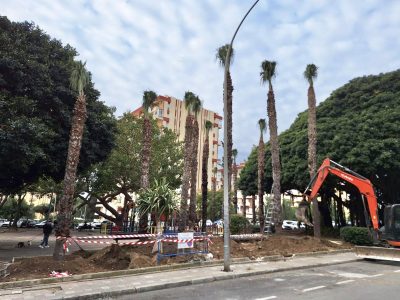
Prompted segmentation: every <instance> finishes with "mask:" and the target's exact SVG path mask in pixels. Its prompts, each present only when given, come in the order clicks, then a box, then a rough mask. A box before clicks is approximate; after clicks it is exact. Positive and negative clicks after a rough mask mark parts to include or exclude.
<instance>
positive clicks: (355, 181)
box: [296, 158, 400, 261]
mask: <svg viewBox="0 0 400 300" xmlns="http://www.w3.org/2000/svg"><path fill="white" fill-rule="evenodd" d="M329 174H331V175H334V176H337V177H339V178H341V179H342V180H345V181H346V182H348V183H350V184H352V185H354V186H355V187H356V188H357V189H358V190H359V192H360V194H361V199H362V200H361V201H362V203H363V207H364V216H365V221H366V224H367V227H368V228H369V230H370V233H371V235H372V240H373V244H374V246H373V247H365V246H357V247H355V251H356V255H357V256H358V257H361V258H365V259H379V260H391V261H400V248H399V247H400V204H393V205H387V206H386V207H385V208H384V226H382V227H381V228H379V214H378V202H377V197H376V194H375V189H374V187H373V185H372V183H371V181H369V180H368V179H367V178H365V177H364V176H362V175H360V174H358V173H356V172H354V171H352V170H350V169H349V168H346V167H344V166H342V165H340V164H338V163H336V162H334V161H332V160H330V159H329V158H326V159H325V160H324V161H323V162H322V165H321V166H320V167H319V169H318V172H317V173H316V174H315V176H314V177H313V178H312V179H311V181H310V183H309V184H308V186H307V187H306V189H305V191H304V195H305V199H306V200H305V201H303V203H300V205H299V208H298V209H297V211H296V217H297V219H298V220H299V221H302V222H304V223H305V224H307V225H311V226H312V223H311V222H310V221H309V220H308V218H307V216H306V207H305V205H307V206H308V204H309V203H310V202H311V201H312V200H313V199H314V198H315V197H317V195H318V191H319V190H320V188H321V186H322V184H323V183H324V181H325V179H326V178H327V176H328V175H329ZM304 202H305V204H304Z"/></svg>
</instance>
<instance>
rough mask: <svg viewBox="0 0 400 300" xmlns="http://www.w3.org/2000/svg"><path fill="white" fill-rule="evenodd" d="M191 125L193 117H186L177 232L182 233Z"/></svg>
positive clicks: (185, 210) (189, 166)
mask: <svg viewBox="0 0 400 300" xmlns="http://www.w3.org/2000/svg"><path fill="white" fill-rule="evenodd" d="M192 123H193V116H192V115H190V114H189V115H188V116H187V117H186V123H185V146H184V159H183V175H182V192H181V205H180V211H179V222H178V223H179V225H178V227H179V231H184V230H185V229H186V226H187V225H188V200H189V188H190V175H191V173H190V169H191V166H192V165H191V155H192V153H191V149H192V146H191V144H192V134H191V131H192Z"/></svg>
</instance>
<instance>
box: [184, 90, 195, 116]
mask: <svg viewBox="0 0 400 300" xmlns="http://www.w3.org/2000/svg"><path fill="white" fill-rule="evenodd" d="M196 97H197V96H196V95H195V94H194V93H192V92H190V91H187V92H185V96H184V97H183V101H184V102H185V108H186V109H187V110H188V112H189V113H190V112H191V111H192V107H193V104H194V102H195V101H196Z"/></svg>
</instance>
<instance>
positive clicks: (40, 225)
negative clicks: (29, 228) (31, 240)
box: [35, 220, 46, 228]
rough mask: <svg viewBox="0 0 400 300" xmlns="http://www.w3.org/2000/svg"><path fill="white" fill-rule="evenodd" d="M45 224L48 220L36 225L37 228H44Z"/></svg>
mask: <svg viewBox="0 0 400 300" xmlns="http://www.w3.org/2000/svg"><path fill="white" fill-rule="evenodd" d="M44 224H46V220H44V221H41V222H39V223H37V224H36V225H35V227H36V228H43V226H44Z"/></svg>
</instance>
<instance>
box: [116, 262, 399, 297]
mask: <svg viewBox="0 0 400 300" xmlns="http://www.w3.org/2000/svg"><path fill="white" fill-rule="evenodd" d="M399 286H400V263H395V262H393V263H392V262H390V263H388V262H382V261H381V262H377V261H360V262H353V263H347V264H339V265H333V266H327V267H320V268H313V269H306V270H297V271H289V272H280V273H272V274H268V275H262V276H255V277H247V278H239V279H234V280H226V281H218V282H212V283H208V284H199V285H192V286H186V287H180V288H172V289H166V290H160V291H153V292H147V293H141V294H135V295H127V296H125V297H119V298H117V299H135V300H144V299H146V300H149V299H190V300H196V299H232V300H233V299H254V300H269V299H296V300H298V299H299V300H301V299H307V300H314V299H315V300H317V299H318V300H321V299H324V300H325V299H327V300H329V299H335V300H337V299H343V300H345V299H351V300H358V299H360V300H361V299H362V300H369V299H371V300H372V299H399V298H400V296H399V292H400V289H399Z"/></svg>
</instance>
